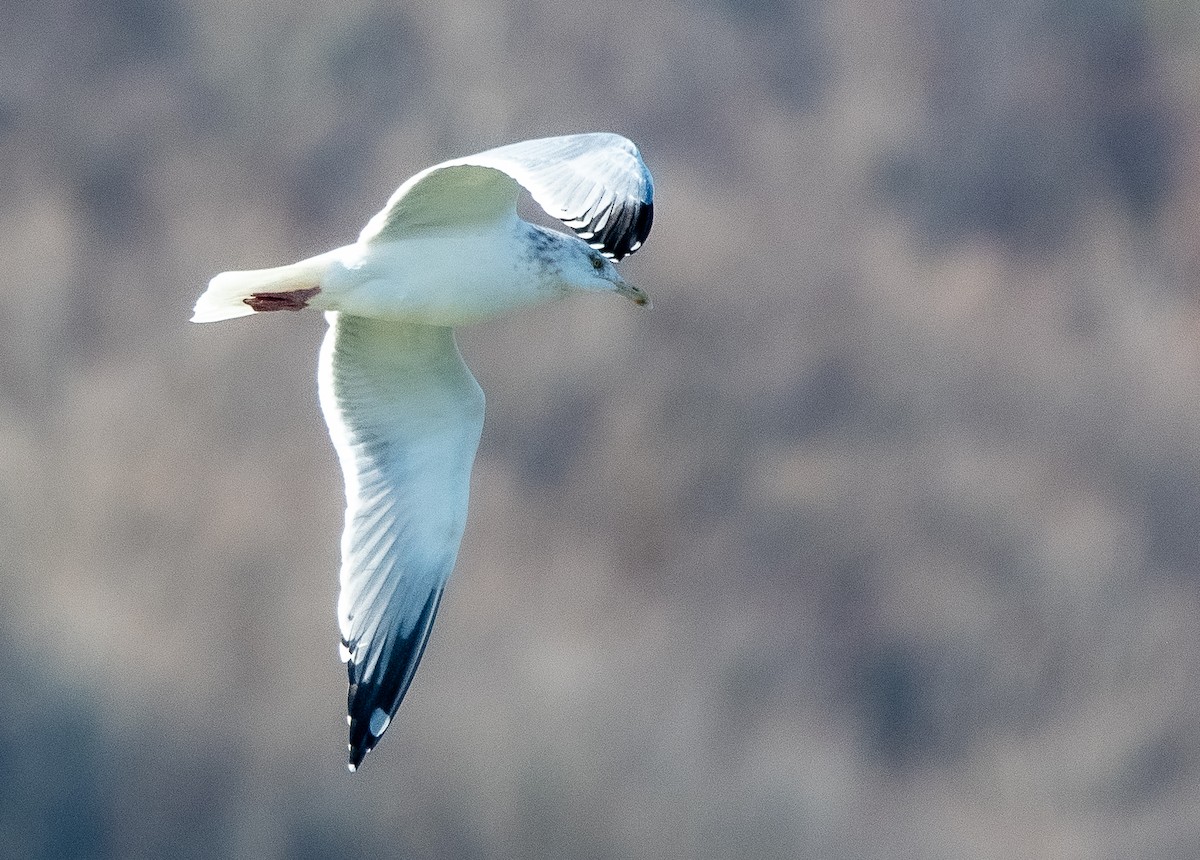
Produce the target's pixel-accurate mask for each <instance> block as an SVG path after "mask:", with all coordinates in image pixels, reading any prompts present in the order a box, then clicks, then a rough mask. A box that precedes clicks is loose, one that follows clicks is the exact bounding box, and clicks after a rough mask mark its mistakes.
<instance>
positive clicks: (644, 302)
mask: <svg viewBox="0 0 1200 860" xmlns="http://www.w3.org/2000/svg"><path fill="white" fill-rule="evenodd" d="M616 288H617V292H618V293H619V294H620V295H622V296H624V297H625V298H627V299H630V300H631V301H633V303H634V304H635V305H641V306H642V307H644V308H649V307H651V306H652V305H651V304H650V296H648V295H647V294H646V291H645V290H643V289H642V288H641V287H635V286H634V285H633V284H631V283H629V282H628V281H625V280H618V281H616Z"/></svg>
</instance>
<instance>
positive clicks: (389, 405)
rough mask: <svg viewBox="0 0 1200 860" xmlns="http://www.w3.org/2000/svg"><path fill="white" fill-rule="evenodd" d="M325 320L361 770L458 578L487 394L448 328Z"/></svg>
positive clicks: (347, 654) (346, 643)
mask: <svg viewBox="0 0 1200 860" xmlns="http://www.w3.org/2000/svg"><path fill="white" fill-rule="evenodd" d="M326 316H327V318H328V319H329V332H328V333H327V334H326V337H325V342H324V344H323V345H322V347H321V364H320V380H319V382H320V393H321V408H322V411H323V412H324V414H325V420H326V422H327V423H328V425H329V432H330V436H331V437H332V438H333V443H334V447H335V448H336V449H337V453H338V458H339V459H340V461H341V464H342V471H343V474H344V477H345V480H346V527H345V531H344V533H343V535H342V567H341V575H340V585H341V590H340V593H339V596H338V626H339V628H340V631H341V636H342V657H343V659H344V660H345V661H346V663H347V673H348V675H349V682H350V689H349V697H348V702H347V706H348V713H349V717H350V765H351V768H355V767H357V766H358V764H359V763H360V762H361V761H362V759H363V757H364V756H365V755H366V754H367V753H368V752H370V750H371V749H372V748H373V747H374V746H375V744H376V743H377V742H378V740H379V738H380V736H382V734H383V732H384V730H385V729H386V728H387V725H388V723H389V722H390V721H391V718H392V715H393V714H395V712H396V709H397V708H399V707H400V702H401V700H402V699H403V698H404V694H405V692H406V691H407V689H408V686H409V684H410V683H411V681H412V677H413V674H414V673H415V672H416V669H417V665H418V663H419V662H420V659H421V654H422V653H423V651H424V648H425V642H426V641H427V640H428V637H429V631H430V627H431V626H432V624H433V620H434V616H435V615H436V613H437V607H438V602H439V600H440V599H441V594H442V589H443V588H444V587H445V583H446V578H447V577H448V576H449V575H450V571H451V570H452V569H453V567H454V561H455V558H456V557H457V554H458V546H459V542H460V540H461V538H462V533H463V528H464V527H465V525H466V516H467V496H468V490H469V486H470V476H471V464H472V462H473V461H474V458H475V450H476V448H477V446H478V444H479V435H480V431H481V430H482V427H483V392H482V391H481V390H480V388H479V385H478V383H476V381H475V378H474V377H473V376H472V375H471V372H470V371H469V370H468V369H467V366H466V365H465V364H464V363H463V361H462V357H461V356H460V355H459V352H458V348H457V346H456V345H455V343H454V335H453V332H452V331H451V330H450V329H448V328H440V327H436V326H423V325H414V324H411V323H400V322H395V321H390V320H377V319H367V318H364V317H355V316H347V315H345V314H336V313H330V314H327V315H326Z"/></svg>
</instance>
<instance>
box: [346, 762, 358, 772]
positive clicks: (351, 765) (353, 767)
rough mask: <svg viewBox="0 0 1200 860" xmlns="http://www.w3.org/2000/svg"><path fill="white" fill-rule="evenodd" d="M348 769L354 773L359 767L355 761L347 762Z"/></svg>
mask: <svg viewBox="0 0 1200 860" xmlns="http://www.w3.org/2000/svg"><path fill="white" fill-rule="evenodd" d="M346 770H348V771H350V772H351V773H354V771H356V770H358V768H356V767H355V766H354V762H348V763H347V764H346Z"/></svg>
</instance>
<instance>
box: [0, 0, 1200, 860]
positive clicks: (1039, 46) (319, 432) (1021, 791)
mask: <svg viewBox="0 0 1200 860" xmlns="http://www.w3.org/2000/svg"><path fill="white" fill-rule="evenodd" d="M592 130H611V131H617V132H621V133H623V134H626V135H628V136H629V137H631V138H633V139H634V140H636V141H637V142H638V143H639V145H640V146H641V147H642V150H643V153H644V155H645V158H646V161H647V162H648V163H649V164H650V166H651V168H652V169H653V171H654V174H655V178H656V180H657V186H658V200H657V207H656V213H657V217H658V220H657V223H656V224H655V227H654V232H653V234H652V235H651V237H650V240H649V241H648V242H647V244H646V246H645V248H644V249H643V250H642V251H641V252H640V253H639V254H637V255H636V256H635V257H634V258H631V259H630V260H628V261H627V262H625V263H622V270H623V272H624V273H625V274H626V276H627V277H629V278H630V279H631V280H633V281H635V282H636V283H638V284H640V285H642V286H644V287H645V288H646V289H647V290H648V291H649V292H650V293H651V294H652V295H653V297H654V301H655V306H654V308H653V310H652V311H650V312H643V311H639V310H638V309H637V308H635V307H633V306H632V305H631V304H629V303H627V302H621V301H619V300H616V299H610V300H605V297H578V298H575V299H573V300H570V301H566V302H562V303H559V304H556V305H550V306H545V307H542V308H538V309H535V310H532V311H530V312H527V313H524V314H522V315H516V316H513V317H510V318H504V319H501V320H497V321H494V322H492V323H489V324H486V325H482V326H479V327H477V328H473V329H470V330H467V331H464V332H463V334H462V337H461V340H462V344H463V349H464V352H465V353H466V354H467V357H468V360H469V362H470V363H471V365H472V367H473V368H474V369H475V372H476V375H477V376H478V377H479V379H480V382H481V383H482V384H483V386H484V388H485V390H486V391H487V392H488V397H489V404H488V423H487V427H486V429H485V431H484V438H483V443H482V448H481V451H480V456H479V460H478V462H477V464H476V469H475V474H474V483H473V490H472V494H473V495H472V518H471V522H470V525H469V527H468V529H467V534H466V538H465V540H464V543H463V549H462V553H461V555H460V557H459V564H458V569H457V570H456V572H455V574H454V576H453V577H452V579H451V584H450V588H449V590H448V592H447V595H446V598H445V600H444V601H443V603H442V611H441V617H440V618H439V620H438V623H437V625H436V626H435V629H434V635H433V638H432V640H431V643H430V646H429V648H428V651H427V653H426V656H425V660H424V665H423V666H422V668H421V671H420V672H419V673H418V675H417V678H416V681H415V683H414V685H413V687H412V689H411V691H410V693H409V695H408V699H407V701H406V702H405V704H404V706H403V708H402V709H401V711H400V712H399V715H398V716H397V718H396V720H394V721H393V724H392V728H391V729H390V731H389V732H388V735H387V737H386V738H385V740H384V742H383V743H382V744H381V745H380V747H379V749H378V750H376V751H375V752H374V753H373V754H372V755H371V757H370V758H369V759H368V760H367V762H366V763H365V765H364V767H363V769H362V770H361V771H360V772H359V773H357V774H354V775H351V774H349V773H347V772H346V770H345V763H344V762H345V753H344V751H345V743H346V727H345V721H344V704H345V673H344V670H343V668H342V666H341V664H339V663H338V661H337V656H336V644H337V639H336V632H335V621H334V612H333V610H334V599H335V584H336V583H335V579H336V567H337V547H338V535H339V531H340V524H341V515H342V487H341V483H340V475H339V473H338V469H337V465H336V463H335V460H334V456H333V452H332V449H331V446H330V444H329V441H328V438H327V436H326V433H325V428H324V425H323V423H322V421H321V418H320V415H319V412H318V409H317V401H316V391H315V361H316V350H317V345H318V343H319V341H320V338H321V336H322V331H323V327H324V324H323V321H322V320H321V319H320V317H319V316H318V315H315V314H273V315H263V316H256V317H253V318H249V319H241V320H234V321H230V322H227V323H221V324H214V325H205V326H197V325H191V324H189V323H188V322H187V319H188V317H189V315H190V307H191V304H192V302H193V301H194V300H195V298H196V296H197V295H198V294H199V293H200V291H201V290H202V289H203V287H204V285H205V283H206V281H207V280H208V278H209V277H211V276H212V275H213V274H215V273H216V272H218V271H221V270H223V269H234V268H258V267H265V266H271V265H276V264H281V263H285V262H290V261H292V260H295V259H298V258H300V257H303V256H309V255H312V254H315V253H318V252H320V251H323V250H326V249H328V248H330V247H333V246H336V245H339V244H343V243H345V242H348V241H350V240H352V239H353V237H354V236H355V235H356V233H357V231H358V229H359V228H360V227H361V226H362V224H363V223H364V222H365V221H366V220H367V218H368V217H369V216H370V215H371V214H372V213H373V212H374V211H376V209H378V208H379V207H380V206H381V205H382V204H383V202H384V200H385V199H386V198H387V196H388V195H389V194H390V193H391V191H392V190H393V189H394V188H395V187H396V186H397V185H398V184H399V183H400V182H401V181H402V180H403V179H405V178H406V177H407V176H409V175H410V174H411V173H413V172H415V171H416V170H418V169H420V168H422V167H425V166H427V165H429V164H433V163H435V162H438V161H441V160H443V159H446V158H450V157H453V156H457V155H462V154H466V153H470V152H474V151H478V150H480V149H483V148H487V147H490V146H494V145H498V144H501V143H506V142H509V141H513V140H519V139H523V138H527V137H535V136H540V135H546V134H556V133H566V132H574V131H592ZM1198 152H1200V7H1198V6H1197V5H1196V4H1194V3H1192V2H1182V0H1155V2H1150V0H1145V2H1134V0H1015V2H1010V3H984V2H975V0H895V2H872V0H772V2H768V3H753V2H744V0H657V2H634V0H613V2H609V3H592V4H576V3H550V2H543V0H513V2H485V0H458V2H442V3H423V2H413V3H391V2H381V1H380V2H375V0H344V2H339V3H311V2H292V0H288V2H283V0H250V2H231V0H217V1H216V2H206V3H201V2H186V0H133V2H121V0H90V1H89V2H69V0H39V2H31V0H9V2H7V3H6V4H5V6H4V10H3V12H2V13H0V264H2V271H3V273H4V276H3V278H2V279H0V368H3V370H2V372H0V653H2V654H3V655H4V659H3V660H2V661H0V857H4V858H8V857H14V858H15V857H20V858H110V857H111V858H143V857H144V858H151V857H172V858H217V857H254V858H268V860H270V858H298V859H299V860H307V858H312V859H313V860H316V858H339V857H346V858H359V857H362V858H365V857H414V858H415V857H422V858H532V857H546V858H643V857H645V858H651V857H653V858H675V857H679V858H683V857H689V858H691V857H696V858H711V860H722V858H740V857H747V858H749V857H753V858H822V860H840V858H847V860H849V858H868V860H873V858H879V860H883V858H895V857H905V858H919V860H925V858H929V860H957V858H964V857H971V858H1010V857H1072V858H1113V860H1118V858H1119V860H1136V858H1193V857H1197V856H1200V816H1198V815H1197V814H1196V810H1197V809H1198V808H1200V807H1198V805H1197V804H1198V802H1200V241H1198V240H1200V167H1198V162H1197V153H1198Z"/></svg>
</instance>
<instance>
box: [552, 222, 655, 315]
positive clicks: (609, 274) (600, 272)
mask: <svg viewBox="0 0 1200 860" xmlns="http://www.w3.org/2000/svg"><path fill="white" fill-rule="evenodd" d="M570 244H571V246H572V247H573V249H574V251H575V253H573V254H571V255H570V258H569V261H568V263H567V265H565V266H563V273H562V274H563V279H564V280H565V281H566V282H567V284H568V285H569V286H570V287H571V288H572V289H577V290H588V291H590V292H612V293H618V294H620V295H622V296H625V297H626V298H627V299H630V300H632V301H633V302H634V303H635V304H638V305H642V306H643V307H650V296H648V295H646V292H645V290H643V289H641V288H640V287H635V286H634V285H633V284H631V283H629V282H627V281H626V280H625V279H624V278H622V277H621V275H620V273H619V272H618V271H617V267H616V266H615V265H613V261H612V260H610V259H609V258H608V257H605V256H604V255H603V254H602V253H600V252H599V251H597V250H596V249H595V248H593V247H591V246H590V245H588V244H587V243H586V242H583V241H581V240H578V239H575V240H573V241H571V243H570Z"/></svg>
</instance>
